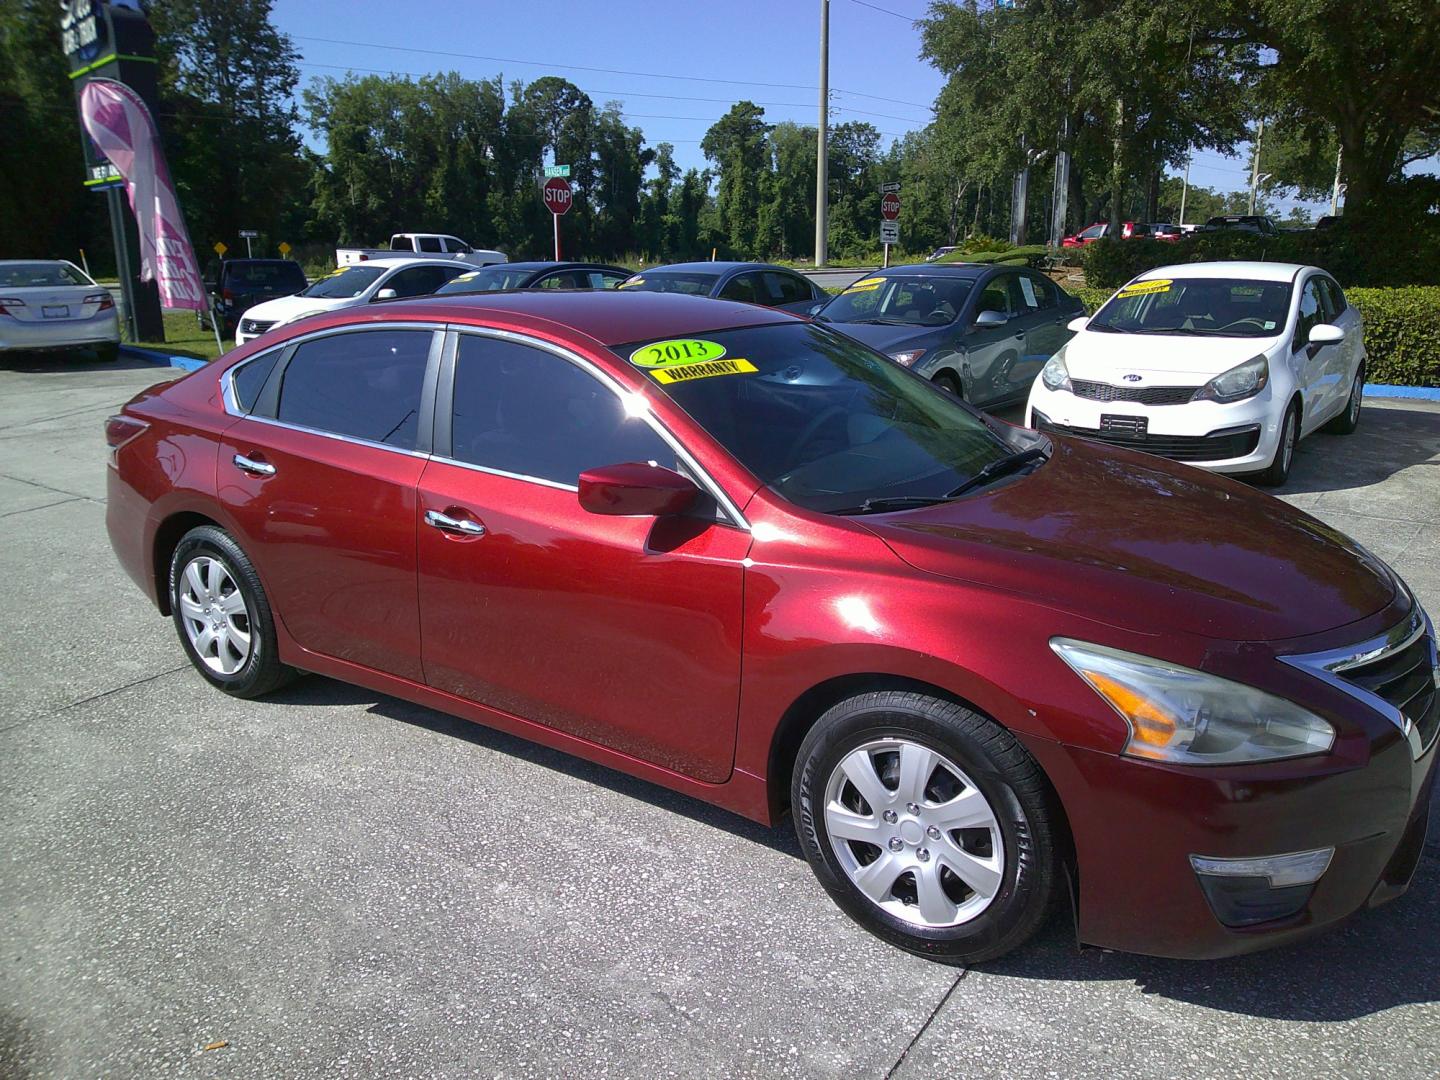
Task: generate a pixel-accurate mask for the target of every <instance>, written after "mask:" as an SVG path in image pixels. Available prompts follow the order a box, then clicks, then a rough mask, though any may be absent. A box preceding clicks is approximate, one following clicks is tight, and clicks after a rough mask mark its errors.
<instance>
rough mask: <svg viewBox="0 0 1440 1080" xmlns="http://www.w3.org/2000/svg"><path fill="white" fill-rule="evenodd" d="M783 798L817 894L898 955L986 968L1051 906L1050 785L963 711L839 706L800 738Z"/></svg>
mask: <svg viewBox="0 0 1440 1080" xmlns="http://www.w3.org/2000/svg"><path fill="white" fill-rule="evenodd" d="M791 797H792V803H791V805H792V807H793V808H794V815H795V830H796V833H797V834H798V836H799V838H800V846H801V847H802V849H803V850H804V852H805V857H806V858H807V859H808V860H809V862H810V867H811V869H812V870H813V871H814V872H815V876H816V877H817V878H818V879H819V881H820V884H821V885H822V886H824V888H825V890H826V891H827V892H828V893H829V894H830V895H831V897H832V898H833V899H834V900H835V902H836V903H837V904H839V905H840V907H841V909H842V910H844V911H845V913H846V914H847V915H849V916H850V917H851V918H852V919H854V920H855V921H856V922H858V923H859V924H860V925H861V926H863V927H865V928H866V929H867V930H869V931H870V932H871V933H873V934H875V935H876V936H878V937H880V938H882V939H883V940H885V941H888V942H890V943H891V944H894V945H898V946H899V947H900V948H902V949H906V950H907V951H909V952H913V953H916V954H919V955H921V956H926V957H930V958H932V959H935V960H939V961H942V962H945V963H951V964H970V963H978V962H980V961H983V960H990V959H993V958H995V957H997V956H1000V955H1002V954H1003V953H1006V952H1009V951H1010V950H1012V949H1014V948H1016V947H1018V946H1020V945H1022V944H1023V943H1024V942H1025V941H1027V940H1028V939H1029V938H1030V937H1031V936H1032V935H1033V934H1034V933H1035V931H1036V930H1037V929H1038V928H1039V927H1040V925H1041V923H1042V922H1043V921H1044V918H1045V915H1046V913H1047V912H1048V910H1049V908H1050V904H1051V901H1052V898H1053V896H1054V893H1055V885H1056V880H1057V877H1058V875H1059V856H1058V853H1057V846H1056V840H1055V836H1054V830H1053V825H1052V820H1053V818H1052V809H1051V802H1050V794H1049V788H1048V785H1047V784H1046V782H1045V779H1044V777H1043V775H1042V774H1041V772H1040V769H1039V767H1038V766H1037V765H1036V764H1035V762H1034V761H1033V760H1032V759H1031V757H1030V755H1029V754H1028V753H1026V751H1025V749H1024V747H1022V746H1021V745H1020V743H1019V742H1018V741H1017V740H1016V739H1015V737H1014V736H1013V735H1011V734H1010V732H1008V731H1006V730H1005V729H1004V728H1002V727H1000V726H999V725H998V724H996V723H995V722H994V721H992V720H990V719H989V718H987V717H984V716H982V715H980V714H979V713H976V712H974V711H972V710H970V709H967V708H965V707H964V706H961V705H958V704H955V703H954V702H950V701H945V700H941V699H939V698H934V697H929V696H927V695H924V694H918V693H911V692H907V691H881V692H875V693H868V694H861V695H859V696H857V697H853V698H850V699H848V700H846V701H842V702H841V703H840V704H838V705H836V706H834V707H833V708H831V709H830V710H829V711H828V712H826V713H825V715H824V716H822V717H821V718H820V720H819V722H818V723H817V724H816V725H815V727H814V728H812V729H811V731H810V733H809V734H808V735H807V736H806V737H805V740H804V742H803V743H802V745H801V747H800V752H799V756H798V758H797V760H796V764H795V773H794V777H793V780H792V785H791Z"/></svg>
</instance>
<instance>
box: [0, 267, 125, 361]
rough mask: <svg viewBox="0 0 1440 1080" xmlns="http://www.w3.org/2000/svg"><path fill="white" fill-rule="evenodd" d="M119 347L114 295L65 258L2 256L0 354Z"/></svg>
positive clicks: (113, 351)
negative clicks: (14, 257)
mask: <svg viewBox="0 0 1440 1080" xmlns="http://www.w3.org/2000/svg"><path fill="white" fill-rule="evenodd" d="M79 350H90V351H91V352H94V353H95V355H96V356H97V357H99V358H100V359H101V360H106V361H109V360H114V359H115V357H116V356H118V355H119V352H120V320H119V319H118V318H117V317H116V313H115V298H114V297H113V296H111V295H110V292H109V290H107V289H104V288H101V287H100V286H99V285H97V284H95V282H94V281H93V280H92V279H91V277H90V275H89V274H87V273H85V271H83V270H81V269H80V268H79V267H78V266H76V265H75V264H74V263H72V262H66V261H65V260H64V259H5V260H0V354H4V353H16V352H72V351H79Z"/></svg>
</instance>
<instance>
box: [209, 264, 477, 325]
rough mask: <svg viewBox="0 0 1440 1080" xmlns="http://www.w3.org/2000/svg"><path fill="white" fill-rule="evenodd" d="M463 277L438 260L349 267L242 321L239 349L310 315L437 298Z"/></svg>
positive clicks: (459, 268)
mask: <svg viewBox="0 0 1440 1080" xmlns="http://www.w3.org/2000/svg"><path fill="white" fill-rule="evenodd" d="M464 272H465V265H464V264H463V263H455V262H442V261H439V260H436V259H389V260H386V261H385V262H377V263H367V264H363V265H360V266H347V267H344V268H342V269H340V270H337V271H335V273H333V274H331V275H330V276H329V277H323V278H321V279H320V280H319V281H317V282H315V283H314V284H313V285H311V286H310V287H309V288H307V289H305V290H303V291H302V292H298V293H296V294H295V295H294V296H283V297H281V298H280V299H278V300H268V301H266V302H265V303H263V304H256V305H255V306H254V307H253V308H251V309H250V310H249V311H247V312H246V313H245V317H244V318H242V319H241V320H240V325H239V327H238V328H237V329H236V331H235V344H236V345H244V344H245V343H246V342H247V341H251V340H253V339H254V338H257V337H259V336H260V335H261V334H264V333H268V332H269V331H271V330H273V329H274V328H275V327H277V326H283V325H285V324H286V323H292V322H294V321H295V320H296V319H303V318H305V317H306V316H307V315H318V314H320V313H321V312H324V311H336V310H338V309H340V308H348V307H362V306H364V305H365V304H373V303H375V302H376V301H379V300H397V299H400V298H402V297H406V296H422V295H424V294H426V293H433V292H434V291H435V290H436V289H438V288H440V286H442V285H444V284H445V283H446V282H447V281H450V280H451V279H453V278H455V277H458V276H459V275H460V274H463V273H464Z"/></svg>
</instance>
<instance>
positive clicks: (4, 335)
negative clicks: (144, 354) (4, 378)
mask: <svg viewBox="0 0 1440 1080" xmlns="http://www.w3.org/2000/svg"><path fill="white" fill-rule="evenodd" d="M118 344H120V320H119V319H118V318H117V317H116V315H115V311H114V309H113V308H112V309H111V310H109V311H101V312H97V313H96V314H94V315H92V316H91V317H90V318H88V319H52V320H49V321H41V320H35V321H31V320H28V319H27V320H23V321H22V320H20V319H16V318H13V317H5V316H0V352H48V351H52V350H60V349H86V348H92V347H94V346H96V345H118Z"/></svg>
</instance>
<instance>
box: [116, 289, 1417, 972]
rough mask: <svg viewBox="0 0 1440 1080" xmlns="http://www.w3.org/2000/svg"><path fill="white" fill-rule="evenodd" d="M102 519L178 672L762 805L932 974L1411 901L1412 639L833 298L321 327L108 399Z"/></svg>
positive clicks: (1349, 553)
mask: <svg viewBox="0 0 1440 1080" xmlns="http://www.w3.org/2000/svg"><path fill="white" fill-rule="evenodd" d="M106 432H107V436H108V442H109V445H110V469H109V506H108V524H109V531H110V537H111V541H112V543H113V544H114V547H115V550H116V552H117V553H118V555H119V557H120V560H121V562H122V563H123V564H124V565H125V567H126V569H127V570H128V571H129V573H130V575H131V576H132V577H133V578H134V579H135V581H136V583H137V584H138V585H139V586H140V588H141V589H143V590H144V591H145V592H146V594H147V595H149V596H150V598H151V599H152V600H153V601H154V603H155V604H156V606H157V607H158V608H159V609H160V611H161V612H163V613H164V614H167V615H170V616H171V617H172V618H173V619H174V622H175V626H176V628H177V630H178V631H179V639H180V645H181V647H182V648H183V649H184V650H185V652H186V654H187V655H188V656H189V657H190V659H191V661H192V662H193V663H194V665H195V667H196V669H197V670H198V671H199V672H200V674H201V675H202V676H204V677H205V678H206V679H208V680H209V681H210V682H211V683H213V684H214V685H215V686H216V687H217V688H218V689H220V690H222V691H224V692H226V693H230V694H234V695H236V696H238V697H254V696H257V695H260V694H264V693H266V692H268V691H271V690H273V689H275V688H276V687H278V686H279V685H281V684H282V683H283V682H285V681H286V680H287V679H290V678H293V677H294V676H295V675H296V674H297V673H298V672H301V671H308V672H319V673H321V674H323V675H328V676H331V677H333V678H336V679H343V680H347V681H349V682H354V683H359V684H362V685H364V686H367V687H370V688H371V689H373V690H376V691H383V692H385V693H388V694H393V695H396V696H398V697H402V698H407V699H409V700H411V701H414V702H418V703H420V704H423V705H427V706H430V707H433V708H436V709H441V710H444V711H446V712H450V713H454V714H457V715H459V716H463V717H467V718H469V719H471V720H475V721H477V722H479V723H482V724H488V725H490V726H492V727H496V728H500V729H503V730H505V731H509V732H514V733H517V734H520V735H523V736H525V737H527V738H530V739H533V740H535V741H537V742H541V743H545V744H546V745H549V746H552V747H558V748H560V749H562V750H565V751H568V752H570V753H573V754H576V755H579V756H581V757H585V758H589V759H591V760H593V761H597V762H600V763H603V764H605V765H608V766H611V767H613V768H616V769H620V770H622V771H625V772H628V773H632V774H634V775H636V776H640V777H644V778H646V779H648V780H652V781H654V782H656V783H659V784H663V785H665V786H667V787H670V788H674V789H676V790H677V791H682V792H685V793H687V794H690V795H693V796H695V797H697V798H700V799H704V800H707V801H709V802H713V803H716V804H718V805H720V806H724V807H727V808H729V809H731V810H733V811H735V812H737V813H739V814H743V815H745V816H746V817H750V818H754V819H755V820H757V821H761V822H767V823H768V822H774V821H776V820H777V819H778V818H780V817H781V816H782V815H783V814H784V812H785V811H786V810H787V809H789V810H790V811H791V813H792V815H793V817H794V821H795V827H796V830H797V832H798V833H799V837H800V843H801V845H802V846H803V848H804V851H805V854H806V856H807V858H808V859H809V860H810V863H811V865H812V867H813V868H814V871H815V875H816V876H817V877H818V878H819V880H820V883H821V884H822V885H823V886H824V887H825V889H826V890H827V891H828V892H829V893H830V894H831V896H832V897H834V899H835V901H836V903H838V904H839V905H840V907H841V908H843V909H844V910H845V911H846V912H847V913H848V914H849V915H850V916H851V917H853V918H854V919H855V920H856V921H857V922H859V923H860V924H862V925H863V926H865V927H867V928H868V929H870V930H871V931H873V932H874V933H876V934H878V935H879V936H880V937H882V938H884V939H885V940H887V941H890V942H892V943H894V944H896V945H898V946H900V947H902V948H905V949H909V950H911V951H913V952H916V953H920V954H922V955H926V956H931V957H934V958H936V959H940V960H946V961H951V962H973V961H979V960H984V959H987V958H990V957H995V956H999V955H1000V954H1001V953H1004V952H1006V951H1007V950H1010V949H1013V948H1015V947H1016V946H1018V945H1020V944H1021V943H1022V942H1024V941H1025V940H1026V939H1027V938H1029V937H1030V936H1031V934H1033V933H1034V932H1035V930H1036V928H1037V927H1038V926H1039V925H1040V923H1041V921H1042V919H1043V918H1044V917H1045V915H1046V913H1047V911H1049V910H1050V909H1051V908H1052V907H1054V906H1064V907H1065V908H1067V909H1069V908H1070V905H1071V903H1072V900H1071V898H1072V897H1073V910H1074V915H1075V918H1076V920H1077V923H1078V933H1079V937H1080V939H1081V940H1082V941H1085V942H1089V943H1092V944H1095V945H1100V946H1105V947H1108V948H1115V949H1126V950H1131V951H1136V952H1144V953H1153V954H1159V955H1164V956H1175V957H1214V956H1224V955H1227V954H1232V953H1240V952H1245V951H1247V950H1252V949H1257V948H1261V947H1264V946H1268V945H1275V944H1278V943H1280V942H1285V941H1290V940H1292V939H1295V938H1297V937H1299V936H1301V935H1304V934H1306V933H1308V932H1310V931H1313V930H1316V929H1318V928H1320V927H1324V926H1327V925H1330V924H1333V923H1335V922H1337V921H1338V920H1340V919H1343V918H1345V917H1346V916H1348V915H1350V914H1352V913H1354V912H1356V911H1358V910H1360V909H1362V908H1365V907H1368V906H1372V905H1375V904H1378V903H1380V902H1382V901H1385V900H1388V899H1390V898H1391V897H1394V896H1396V895H1398V894H1399V893H1401V892H1403V891H1404V890H1405V888H1406V886H1407V884H1408V883H1409V880H1410V877H1411V874H1412V872H1413V871H1414V869H1415V866H1416V863H1417V861H1418V859H1419V856H1420V852H1421V847H1422V844H1423V841H1424V832H1425V824H1426V820H1427V816H1426V807H1427V802H1428V798H1429V791H1430V789H1431V787H1432V786H1433V784H1432V782H1431V781H1432V779H1433V774H1434V772H1435V771H1436V770H1435V768H1434V763H1435V758H1436V752H1435V742H1436V728H1437V723H1440V705H1437V703H1436V702H1437V693H1436V685H1437V678H1440V674H1437V662H1436V651H1435V633H1434V630H1433V628H1432V626H1431V623H1430V620H1429V619H1428V618H1427V617H1426V615H1425V613H1424V611H1423V610H1422V609H1421V607H1420V605H1419V604H1418V603H1417V601H1416V600H1415V599H1414V598H1413V597H1412V596H1411V594H1410V593H1409V592H1408V591H1407V590H1406V588H1405V586H1404V584H1403V583H1402V582H1401V581H1400V580H1399V579H1398V578H1397V577H1396V576H1395V575H1394V573H1392V572H1391V571H1390V570H1389V569H1388V568H1387V567H1386V566H1385V565H1384V564H1383V563H1381V562H1380V561H1378V560H1377V559H1375V558H1374V557H1373V556H1371V555H1370V554H1369V553H1368V552H1366V551H1365V550H1364V549H1362V548H1360V547H1358V546H1357V545H1355V544H1353V543H1351V542H1350V541H1348V540H1347V539H1346V538H1345V537H1344V536H1342V535H1340V534H1339V533H1337V532H1335V531H1334V530H1333V529H1331V528H1329V527H1328V526H1326V525H1323V524H1321V523H1320V522H1318V521H1316V520H1314V519H1312V518H1310V517H1307V516H1306V515H1305V514H1303V513H1300V512H1299V511H1297V510H1294V509H1292V508H1290V507H1289V506H1287V505H1285V504H1283V503H1280V502H1277V501H1275V500H1274V499H1272V498H1270V497H1268V496H1266V495H1262V494H1259V493H1257V492H1254V491H1251V490H1249V489H1248V488H1246V487H1243V486H1241V485H1240V484H1238V483H1235V482H1233V481H1230V480H1226V479H1224V478H1221V477H1215V476H1210V475H1207V474H1205V473H1201V472H1199V471H1196V470H1194V469H1190V468H1188V467H1186V466H1183V465H1176V464H1172V463H1170V462H1166V461H1162V460H1160V459H1158V458H1153V457H1148V456H1145V455H1142V454H1139V453H1134V452H1130V451H1126V450H1123V449H1117V448H1113V447H1102V446H1099V445H1096V444H1090V443H1086V442H1081V441H1076V440H1072V439H1069V438H1065V437H1061V436H1053V437H1047V436H1042V435H1038V434H1036V433H1035V432H1033V431H1028V430H1024V429H1021V428H1015V427H1011V426H1009V425H1006V424H1002V423H1000V422H998V421H995V420H992V419H989V418H987V417H985V416H983V415H981V414H980V413H978V412H976V411H974V410H973V409H971V408H970V407H968V406H967V405H965V404H964V403H962V402H960V401H958V400H956V399H955V398H953V397H951V396H949V395H947V394H944V393H942V392H940V391H937V390H936V389H935V388H934V387H932V386H931V385H930V384H928V383H926V382H925V381H924V380H923V379H920V378H918V377H916V376H914V375H912V374H911V373H910V372H908V371H906V370H905V369H903V368H901V367H899V366H898V365H895V364H892V363H891V362H889V361H888V360H886V359H885V358H884V357H883V356H880V355H879V354H877V353H874V352H871V351H870V350H868V349H867V348H865V347H864V346H863V345H860V344H858V343H856V342H854V341H852V340H850V339H849V338H846V337H842V336H840V335H839V334H836V333H835V332H833V331H832V330H830V329H829V328H827V327H826V326H824V325H823V324H819V323H811V322H807V321H805V320H802V319H798V318H795V317H792V316H789V315H785V314H782V313H776V312H772V311H767V310H764V309H761V308H757V307H752V306H749V305H745V304H734V303H726V302H721V301H715V300H706V299H697V298H692V297H685V296H676V295H658V294H645V293H640V294H634V293H625V292H621V293H605V292H594V293H577V294H550V293H544V292H534V293H515V294H508V295H507V294H495V295H491V296H487V297H459V298H454V299H450V298H446V299H443V300H441V299H433V300H411V301H403V302H397V303H392V304H384V305H379V306H376V307H371V308H368V309H366V310H365V311H363V312H354V311H343V312H338V313H335V314H331V315H322V316H318V317H316V318H312V319H308V320H304V321H301V322H299V323H296V324H294V325H292V326H288V327H285V328H284V329H282V330H281V331H280V332H278V333H274V334H268V335H266V336H264V337H262V338H261V339H259V340H257V341H255V342H253V343H251V344H249V345H247V346H245V347H243V348H239V349H236V350H235V351H234V352H232V353H230V354H229V355H227V356H226V357H224V358H223V359H222V360H220V361H218V362H217V363H214V364H211V365H210V366H209V367H207V368H205V369H204V370H202V371H198V372H196V373H194V374H192V375H189V376H187V377H185V378H183V379H180V380H178V381H176V382H173V383H169V384H167V385H165V386H162V387H157V388H155V389H153V390H150V391H148V392H146V393H143V394H141V395H139V396H138V397H136V398H135V399H134V400H133V401H131V402H130V403H129V404H128V405H127V406H126V407H125V409H124V410H123V412H122V413H120V414H119V415H118V416H115V417H112V418H111V419H110V420H109V421H108V423H107V428H106Z"/></svg>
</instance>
